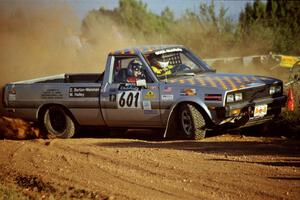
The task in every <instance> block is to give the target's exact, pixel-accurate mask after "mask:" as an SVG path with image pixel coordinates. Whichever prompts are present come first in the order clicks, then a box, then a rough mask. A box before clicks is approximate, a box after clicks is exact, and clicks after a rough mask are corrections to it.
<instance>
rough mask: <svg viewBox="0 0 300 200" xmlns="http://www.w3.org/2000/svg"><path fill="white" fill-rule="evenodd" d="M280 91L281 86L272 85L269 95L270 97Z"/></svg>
mask: <svg viewBox="0 0 300 200" xmlns="http://www.w3.org/2000/svg"><path fill="white" fill-rule="evenodd" d="M281 90H282V87H281V85H272V86H271V87H270V90H269V94H270V95H272V94H275V93H280V92H281Z"/></svg>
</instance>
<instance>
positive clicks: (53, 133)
mask: <svg viewBox="0 0 300 200" xmlns="http://www.w3.org/2000/svg"><path fill="white" fill-rule="evenodd" d="M43 122H44V124H43V125H44V128H45V131H46V132H47V137H48V138H71V137H73V136H74V134H75V132H76V125H75V123H74V121H73V119H72V118H71V116H70V115H69V114H68V113H67V112H66V111H65V109H63V108H62V107H60V106H51V107H49V108H47V109H46V110H45V112H44V117H43Z"/></svg>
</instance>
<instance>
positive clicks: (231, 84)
mask: <svg viewBox="0 0 300 200" xmlns="http://www.w3.org/2000/svg"><path fill="white" fill-rule="evenodd" d="M224 79H225V80H226V81H227V82H228V83H229V85H230V87H231V88H232V89H233V90H237V89H238V88H237V86H236V85H235V84H234V82H233V81H232V80H231V79H230V78H229V77H228V76H225V78H224Z"/></svg>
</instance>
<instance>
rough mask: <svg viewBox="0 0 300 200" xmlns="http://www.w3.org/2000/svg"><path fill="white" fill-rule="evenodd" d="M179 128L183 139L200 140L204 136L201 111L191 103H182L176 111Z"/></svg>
mask: <svg viewBox="0 0 300 200" xmlns="http://www.w3.org/2000/svg"><path fill="white" fill-rule="evenodd" d="M178 114H179V115H178V119H179V123H178V124H179V130H180V135H181V136H182V137H183V139H188V140H200V139H203V138H205V135H206V123H205V119H204V117H203V115H202V114H201V112H200V111H199V110H198V109H197V108H196V107H195V106H193V105H192V104H188V103H187V104H183V105H181V106H180V108H179V112H178Z"/></svg>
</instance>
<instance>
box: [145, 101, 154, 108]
mask: <svg viewBox="0 0 300 200" xmlns="http://www.w3.org/2000/svg"><path fill="white" fill-rule="evenodd" d="M143 109H144V110H152V108H151V101H143Z"/></svg>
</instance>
